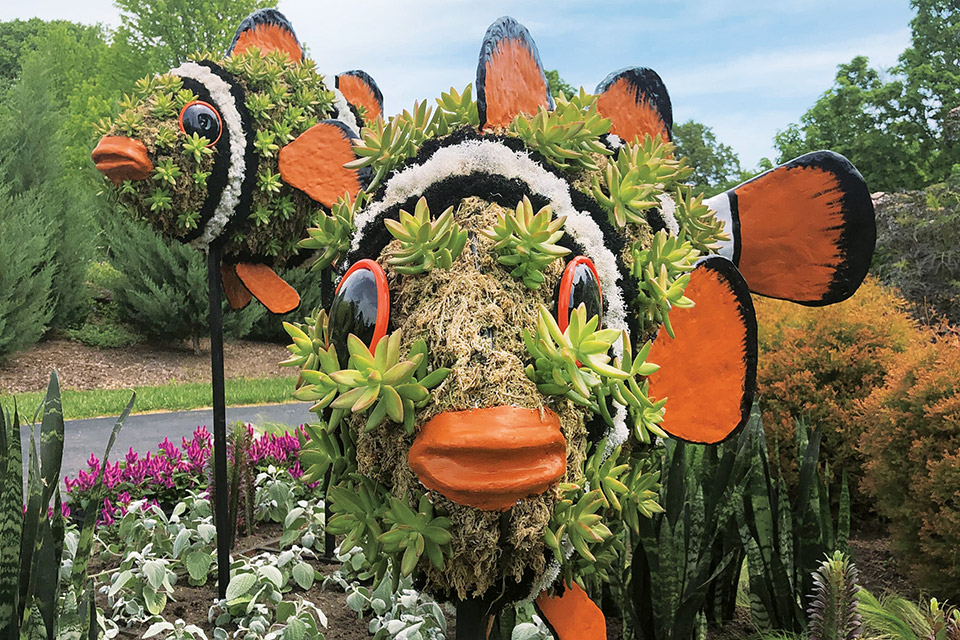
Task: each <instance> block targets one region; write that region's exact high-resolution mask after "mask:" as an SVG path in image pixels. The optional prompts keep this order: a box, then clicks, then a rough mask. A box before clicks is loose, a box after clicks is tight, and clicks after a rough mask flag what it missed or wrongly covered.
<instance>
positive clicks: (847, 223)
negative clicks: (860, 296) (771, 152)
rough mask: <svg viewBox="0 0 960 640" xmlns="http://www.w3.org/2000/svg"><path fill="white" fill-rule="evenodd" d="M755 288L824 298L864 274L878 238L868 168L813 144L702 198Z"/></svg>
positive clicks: (842, 293)
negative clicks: (811, 148)
mask: <svg viewBox="0 0 960 640" xmlns="http://www.w3.org/2000/svg"><path fill="white" fill-rule="evenodd" d="M705 204H706V205H707V206H709V207H710V208H711V209H713V210H715V211H716V212H717V217H718V218H719V219H721V220H723V221H724V224H725V227H726V232H727V235H729V236H730V241H729V242H725V243H724V245H723V247H722V249H721V251H720V253H721V254H723V255H726V256H727V257H728V258H730V259H731V260H733V261H734V263H736V265H737V267H738V268H739V269H740V272H741V273H742V274H743V277H744V279H745V280H746V281H747V284H748V285H749V286H750V290H751V291H753V292H754V293H759V294H760V295H764V296H769V297H771V298H781V299H784V300H791V301H793V302H798V303H800V304H805V305H809V306H822V305H826V304H832V303H834V302H840V301H841V300H846V299H847V298H849V297H850V296H851V295H853V293H854V291H856V290H857V288H858V287H859V286H860V283H861V282H863V278H864V277H865V276H866V274H867V269H868V268H869V267H870V260H871V258H872V257H873V249H874V245H875V244H876V239H877V227H876V221H875V219H874V213H873V202H872V201H871V199H870V191H869V189H867V185H866V183H865V182H864V180H863V176H861V175H860V173H859V172H858V171H857V169H856V168H855V167H854V166H853V165H852V164H851V163H850V161H849V160H847V159H846V158H844V157H843V156H841V155H840V154H838V153H834V152H832V151H814V152H813V153H808V154H806V155H803V156H800V157H799V158H796V159H794V160H791V161H790V162H787V163H786V164H783V165H780V166H779V167H777V168H775V169H771V170H770V171H767V172H766V173H763V174H760V175H759V176H757V177H756V178H753V179H752V180H749V181H747V182H745V183H743V184H741V185H740V186H738V187H735V188H733V189H730V190H729V191H727V192H726V193H721V194H719V195H717V196H714V197H713V198H710V199H709V200H707V201H706V202H705Z"/></svg>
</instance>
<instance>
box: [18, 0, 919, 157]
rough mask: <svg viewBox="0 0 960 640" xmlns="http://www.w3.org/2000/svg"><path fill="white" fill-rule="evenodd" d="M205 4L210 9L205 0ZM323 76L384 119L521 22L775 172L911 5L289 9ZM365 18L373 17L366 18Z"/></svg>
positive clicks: (556, 3)
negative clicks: (361, 89) (662, 96)
mask: <svg viewBox="0 0 960 640" xmlns="http://www.w3.org/2000/svg"><path fill="white" fill-rule="evenodd" d="M197 1H202V0H197ZM278 7H279V9H280V10H281V11H282V12H283V13H284V14H286V15H287V17H288V18H289V19H290V21H291V22H292V23H293V25H294V28H295V29H296V31H297V35H298V36H299V37H300V40H301V41H302V42H303V43H304V44H306V45H307V48H308V50H309V53H310V55H311V57H313V59H314V60H316V61H317V65H318V67H319V69H320V70H321V71H322V72H324V73H338V72H340V71H345V70H348V69H363V70H364V71H367V72H368V73H369V74H370V75H372V76H373V78H374V79H375V80H376V81H377V83H378V85H379V86H380V88H381V90H382V91H383V94H384V102H385V111H386V113H388V114H391V113H396V112H398V111H400V110H402V109H404V108H408V107H410V106H412V104H413V102H414V101H415V100H418V99H419V100H423V99H425V98H426V99H431V101H432V99H433V98H435V97H437V96H439V95H440V92H441V91H445V90H448V89H449V88H450V87H451V86H455V87H456V88H457V89H461V88H463V87H464V86H465V85H466V84H467V83H470V82H474V80H475V78H476V67H477V54H478V53H479V49H480V42H481V40H482V39H483V34H484V32H485V31H486V28H487V26H489V24H490V23H491V22H493V21H494V20H495V19H496V18H498V17H500V16H502V15H512V16H513V17H514V18H516V19H517V20H519V21H520V22H521V23H522V24H524V25H526V27H527V28H528V29H529V30H530V32H531V33H532V35H533V37H534V39H535V40H536V42H537V46H538V48H539V50H540V57H541V60H542V61H543V64H544V66H545V67H546V68H547V69H557V70H558V71H559V72H560V76H561V77H562V78H563V79H564V80H566V81H567V82H568V83H570V84H572V85H574V86H583V87H585V88H587V90H593V89H594V88H595V87H596V85H597V83H598V82H599V81H600V80H602V79H603V77H604V76H606V75H607V74H608V73H609V72H611V71H614V70H617V69H621V68H623V67H631V66H643V67H650V68H652V69H654V70H656V71H657V72H658V73H659V74H660V76H661V77H662V78H663V81H664V83H665V84H666V86H667V90H668V91H669V93H670V97H671V101H672V103H673V112H674V121H675V122H684V121H686V120H689V119H694V120H697V121H700V122H702V123H704V124H706V125H707V126H709V127H711V128H713V130H714V133H715V134H716V136H717V138H718V139H719V140H720V142H723V143H725V144H727V145H729V146H731V147H732V148H733V150H734V151H735V152H736V153H737V154H738V155H739V156H740V159H741V163H742V165H743V166H744V168H750V167H754V166H756V164H757V162H758V161H759V160H760V158H762V157H765V156H766V157H770V158H772V159H775V158H776V155H777V154H776V151H775V150H774V149H773V138H774V135H775V134H776V132H777V130H778V129H783V128H785V127H786V126H787V125H788V124H789V123H791V122H797V121H798V120H799V118H800V116H801V115H803V113H804V112H805V111H806V110H807V109H808V108H809V107H810V106H811V105H812V104H813V103H814V102H815V101H816V99H817V97H818V96H820V95H821V94H822V93H823V92H824V91H826V90H827V89H828V88H829V87H830V86H831V84H832V83H833V78H834V75H835V74H836V68H837V65H839V64H842V63H844V62H848V61H849V60H850V59H851V58H853V57H854V56H856V55H865V56H868V57H869V58H870V61H871V64H872V65H873V66H878V67H880V68H883V69H886V68H889V67H890V66H892V65H893V64H895V63H896V60H897V56H898V55H899V54H900V52H901V51H903V49H904V48H906V47H907V46H909V44H910V30H909V21H910V19H911V17H912V15H913V12H912V11H911V10H910V7H909V2H908V0H658V1H656V2H650V1H646V0H643V1H641V0H634V1H632V2H628V1H595V2H589V1H585V0H580V1H578V2H574V1H570V0H551V1H547V2H541V1H536V2H534V1H525V2H503V1H500V0H481V1H479V2H478V1H476V0H469V1H464V0H418V1H416V2H413V1H406V0H393V1H389V0H364V1H363V2H360V3H354V2H350V1H347V2H342V3H330V2H318V1H316V0H280V1H279V4H278ZM357 7H362V9H360V10H358V9H357ZM30 17H39V18H43V19H48V20H49V19H66V20H74V21H78V22H85V23H95V22H101V23H104V24H107V25H112V26H115V25H117V24H119V22H120V16H119V12H118V10H117V9H116V8H115V7H114V6H113V4H112V0H80V1H77V0H33V1H32V2H19V1H18V2H14V1H12V0H0V20H11V19H14V18H22V19H26V18H30Z"/></svg>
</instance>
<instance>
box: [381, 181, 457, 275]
mask: <svg viewBox="0 0 960 640" xmlns="http://www.w3.org/2000/svg"><path fill="white" fill-rule="evenodd" d="M384 224H386V226H387V231H389V232H390V235H392V236H393V237H394V238H396V239H397V240H398V241H399V242H400V249H399V250H398V251H396V252H394V253H392V254H391V255H390V257H389V258H387V264H389V265H391V266H392V267H393V269H394V271H396V272H397V273H402V274H405V275H414V274H417V273H425V272H427V271H430V270H431V269H433V268H434V267H440V268H441V269H449V268H450V266H451V265H452V264H453V261H454V260H456V259H457V258H458V257H460V254H461V253H462V252H463V247H464V245H466V242H467V232H466V231H461V230H460V226H459V225H458V224H456V223H455V222H454V221H453V207H447V210H446V211H444V212H443V213H442V214H440V217H439V218H437V219H436V220H435V221H433V222H431V221H430V208H429V207H428V206H427V201H426V199H425V198H420V200H418V201H417V206H416V209H414V213H413V215H410V214H409V213H407V212H406V211H403V210H402V209H401V210H400V220H399V221H397V220H389V219H388V220H385V221H384Z"/></svg>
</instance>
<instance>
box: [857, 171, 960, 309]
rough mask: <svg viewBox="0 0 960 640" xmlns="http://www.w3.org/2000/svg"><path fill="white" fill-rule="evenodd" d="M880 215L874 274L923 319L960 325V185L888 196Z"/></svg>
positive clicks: (879, 207) (878, 208)
mask: <svg viewBox="0 0 960 640" xmlns="http://www.w3.org/2000/svg"><path fill="white" fill-rule="evenodd" d="M876 213H877V251H876V254H875V255H874V258H873V267H872V269H871V272H872V273H874V274H875V275H876V276H877V277H878V278H880V280H881V281H882V282H883V283H884V284H887V285H892V286H894V287H896V288H897V289H899V290H900V293H901V294H902V295H903V296H904V297H905V298H906V299H907V300H909V301H910V302H911V303H913V305H914V306H915V308H916V310H917V311H918V313H917V315H918V316H919V317H920V318H923V319H931V318H932V316H936V315H940V316H943V317H946V318H947V319H948V320H950V322H952V323H954V324H960V278H958V277H957V274H958V273H960V181H958V184H957V185H953V186H950V185H945V184H937V185H933V186H931V187H929V188H927V189H926V190H925V191H910V192H907V193H887V194H883V195H882V196H881V197H879V198H878V199H877V202H876Z"/></svg>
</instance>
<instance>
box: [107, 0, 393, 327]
mask: <svg viewBox="0 0 960 640" xmlns="http://www.w3.org/2000/svg"><path fill="white" fill-rule="evenodd" d="M382 100H383V99H382V95H381V94H380V90H379V89H378V88H377V86H376V83H374V81H373V80H372V78H370V76H368V75H367V74H366V73H364V72H362V71H348V72H345V73H342V74H340V75H338V76H336V77H335V78H326V77H324V76H323V75H321V74H320V73H318V72H317V70H316V66H315V64H314V62H313V61H312V60H309V59H306V58H304V55H303V50H302V48H301V46H300V43H299V41H298V40H297V37H296V35H295V34H294V31H293V28H292V27H291V26H290V24H289V22H288V21H287V20H286V18H284V17H283V15H282V14H280V13H279V12H277V11H276V10H274V9H265V10H261V11H258V12H256V13H254V14H253V15H251V16H250V17H248V18H247V19H246V20H244V21H243V23H242V24H241V25H240V28H239V29H238V30H237V34H236V36H235V37H234V40H233V43H232V44H231V46H230V48H229V50H228V51H227V53H226V55H225V56H221V55H218V54H213V53H210V52H201V53H198V54H196V55H194V56H192V57H191V59H190V60H189V61H187V62H184V63H183V64H181V65H180V66H178V67H177V68H175V69H172V70H171V71H169V72H168V73H166V74H162V75H158V76H151V77H147V78H144V79H143V80H140V81H139V82H138V83H137V84H136V86H135V88H134V91H133V93H131V94H129V95H126V96H125V97H124V99H123V101H122V102H121V108H122V111H121V112H120V113H119V115H117V116H116V117H115V118H113V119H112V120H105V121H102V122H101V123H100V124H99V129H100V131H101V133H102V134H103V135H104V137H103V138H102V140H101V141H100V143H99V144H98V145H97V148H96V149H95V150H94V152H93V160H94V162H95V163H96V165H97V168H98V169H100V171H101V172H102V173H103V174H104V176H105V177H106V178H108V179H109V180H110V181H111V182H112V183H113V185H114V186H115V187H116V189H115V191H114V192H113V193H114V194H115V197H116V198H117V200H118V201H119V203H120V205H121V206H122V207H123V208H125V209H126V210H128V211H129V212H130V214H131V215H132V216H134V217H137V218H141V219H143V220H145V221H147V222H148V223H150V224H151V225H152V226H153V227H154V228H155V229H156V230H157V231H158V232H159V233H161V234H163V235H164V236H167V237H169V238H173V239H176V240H179V241H181V242H185V243H189V244H191V245H193V246H195V247H197V248H198V249H201V250H207V249H209V248H210V247H212V246H216V247H217V248H218V249H219V250H220V251H222V253H223V256H224V259H223V267H222V274H223V280H224V288H225V290H226V293H227V297H228V299H229V301H230V303H231V305H233V306H234V308H239V307H242V306H244V305H246V304H247V303H248V302H249V301H250V299H251V294H252V295H253V296H254V297H256V298H257V299H259V300H260V301H261V302H263V303H264V304H265V305H266V306H267V307H268V308H269V309H270V310H271V311H274V312H276V313H284V312H287V311H291V310H292V309H294V308H296V306H297V305H298V304H299V296H298V294H297V292H296V291H294V290H293V289H292V288H291V287H289V286H288V285H287V284H286V283H284V282H283V281H282V280H281V279H280V278H279V277H278V276H276V274H275V273H274V271H273V269H274V268H275V267H283V266H292V265H297V264H299V263H302V262H303V261H304V260H306V259H308V258H309V257H310V252H309V251H305V250H301V249H300V248H298V242H299V240H300V239H301V237H302V236H303V235H304V234H305V232H306V229H307V228H308V227H311V226H314V225H315V224H317V221H318V216H319V215H320V211H322V210H329V209H330V208H331V207H333V206H334V205H335V204H336V203H337V201H338V200H339V199H340V198H341V197H342V196H344V194H345V193H347V192H354V193H355V192H356V191H357V190H358V189H360V187H361V185H362V184H363V183H364V181H365V179H366V178H365V174H366V173H367V172H366V171H360V170H354V169H347V168H344V167H343V164H344V163H346V162H348V161H350V160H353V159H354V156H353V152H352V151H351V144H352V143H353V142H354V141H355V139H356V138H357V137H358V135H359V131H360V129H361V127H362V126H363V123H364V121H365V119H366V118H370V119H376V118H378V117H380V115H381V110H382Z"/></svg>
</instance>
